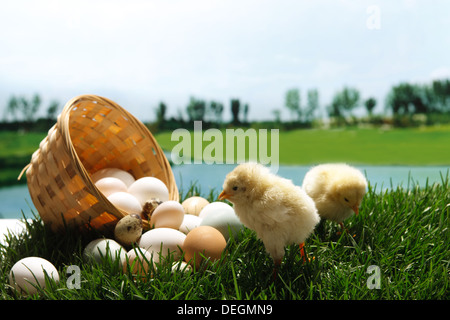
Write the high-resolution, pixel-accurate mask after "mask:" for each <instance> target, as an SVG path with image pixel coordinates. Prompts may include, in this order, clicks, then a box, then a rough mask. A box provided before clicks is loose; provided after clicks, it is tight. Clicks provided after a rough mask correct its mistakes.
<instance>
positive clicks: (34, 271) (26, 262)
mask: <svg viewBox="0 0 450 320" xmlns="http://www.w3.org/2000/svg"><path fill="white" fill-rule="evenodd" d="M45 274H47V276H48V277H49V278H51V279H53V280H54V281H55V282H56V283H58V282H59V274H58V270H56V268H55V266H54V265H53V264H52V263H50V262H49V261H47V260H45V259H43V258H39V257H28V258H24V259H22V260H19V261H17V262H16V263H15V264H14V266H13V267H12V269H11V272H10V273H9V284H10V285H11V286H13V287H14V288H15V289H16V290H18V291H20V292H22V294H30V295H32V294H35V293H36V292H37V288H36V286H37V287H41V288H45V286H46V283H45Z"/></svg>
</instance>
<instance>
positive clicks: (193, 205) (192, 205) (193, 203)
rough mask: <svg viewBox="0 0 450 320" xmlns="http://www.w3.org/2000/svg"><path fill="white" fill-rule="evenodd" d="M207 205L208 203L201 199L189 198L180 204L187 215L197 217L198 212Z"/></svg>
mask: <svg viewBox="0 0 450 320" xmlns="http://www.w3.org/2000/svg"><path fill="white" fill-rule="evenodd" d="M208 204H209V201H208V200H206V199H205V198H202V197H190V198H187V199H186V200H184V201H183V203H182V204H181V205H182V206H183V208H184V211H185V212H186V213H187V214H193V215H196V216H198V214H199V213H200V211H202V209H203V208H204V207H205V206H206V205H208Z"/></svg>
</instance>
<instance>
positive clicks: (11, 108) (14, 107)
mask: <svg viewBox="0 0 450 320" xmlns="http://www.w3.org/2000/svg"><path fill="white" fill-rule="evenodd" d="M18 110H19V101H18V99H17V98H16V97H15V96H11V98H9V101H8V107H7V108H6V112H5V116H4V118H5V121H6V119H7V117H8V115H11V117H12V121H18V118H17V111H18Z"/></svg>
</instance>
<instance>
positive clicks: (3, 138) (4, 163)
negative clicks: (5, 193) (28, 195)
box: [0, 131, 47, 186]
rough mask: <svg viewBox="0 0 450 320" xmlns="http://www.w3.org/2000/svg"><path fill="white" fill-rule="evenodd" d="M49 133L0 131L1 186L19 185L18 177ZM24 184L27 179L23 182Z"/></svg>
mask: <svg viewBox="0 0 450 320" xmlns="http://www.w3.org/2000/svg"><path fill="white" fill-rule="evenodd" d="M46 135H47V133H42V132H29V133H21V132H15V131H0V186H2V185H11V184H15V183H17V177H18V176H19V174H20V172H21V171H22V169H23V167H24V166H26V165H27V164H28V163H29V162H30V160H31V155H32V154H33V152H34V151H36V150H37V149H38V148H39V143H40V142H41V141H42V139H44V138H45V136H46ZM22 181H23V182H25V181H26V179H23V180H22Z"/></svg>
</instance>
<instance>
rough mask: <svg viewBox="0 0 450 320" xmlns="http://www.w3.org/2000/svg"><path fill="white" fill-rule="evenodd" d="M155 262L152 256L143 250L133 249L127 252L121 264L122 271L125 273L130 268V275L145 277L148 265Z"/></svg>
mask: <svg viewBox="0 0 450 320" xmlns="http://www.w3.org/2000/svg"><path fill="white" fill-rule="evenodd" d="M155 262H157V261H155V260H154V258H153V256H152V254H151V253H150V252H148V251H147V250H145V249H143V248H133V249H131V250H130V251H128V252H127V255H126V257H125V261H124V263H123V271H124V272H127V271H128V268H131V273H132V274H139V275H145V274H146V273H148V271H149V269H150V264H152V263H153V264H154V263H155Z"/></svg>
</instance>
